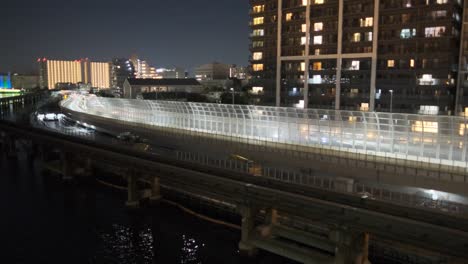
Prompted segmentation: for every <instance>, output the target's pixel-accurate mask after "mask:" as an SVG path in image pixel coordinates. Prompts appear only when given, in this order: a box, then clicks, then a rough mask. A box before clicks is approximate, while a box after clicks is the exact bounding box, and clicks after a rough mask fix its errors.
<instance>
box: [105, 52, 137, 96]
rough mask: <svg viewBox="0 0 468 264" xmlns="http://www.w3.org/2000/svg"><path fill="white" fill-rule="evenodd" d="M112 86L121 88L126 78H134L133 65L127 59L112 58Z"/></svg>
mask: <svg viewBox="0 0 468 264" xmlns="http://www.w3.org/2000/svg"><path fill="white" fill-rule="evenodd" d="M111 67H112V76H111V79H112V84H111V85H112V87H113V88H117V89H123V84H124V82H125V80H126V79H130V78H135V66H134V65H133V63H132V62H131V61H130V60H129V59H125V58H116V59H113V60H112V66H111Z"/></svg>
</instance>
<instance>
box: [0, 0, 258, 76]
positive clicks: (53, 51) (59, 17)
mask: <svg viewBox="0 0 468 264" xmlns="http://www.w3.org/2000/svg"><path fill="white" fill-rule="evenodd" d="M1 6H2V7H1V10H2V11H1V13H2V21H3V23H2V24H3V25H2V29H1V31H2V33H1V37H0V72H6V71H18V72H25V71H36V65H35V61H36V58H38V57H47V58H50V59H54V58H57V59H78V58H86V57H89V58H90V59H92V60H96V61H100V60H110V59H111V58H113V57H130V56H131V55H132V54H137V55H138V56H139V57H140V58H141V59H147V60H148V61H149V62H150V64H152V65H154V66H174V65H176V66H181V67H184V68H187V69H191V68H193V67H194V66H196V65H198V64H203V63H208V62H212V61H215V60H216V61H220V62H224V63H235V64H240V65H246V64H247V61H248V55H249V54H248V34H249V30H248V21H249V20H248V1H247V0H134V1H130V0H127V1H122V0H76V1H75V0H65V1H63V0H40V1H39V0H7V3H2V4H1ZM5 22H6V24H5Z"/></svg>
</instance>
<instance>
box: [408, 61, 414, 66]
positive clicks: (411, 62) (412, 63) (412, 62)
mask: <svg viewBox="0 0 468 264" xmlns="http://www.w3.org/2000/svg"><path fill="white" fill-rule="evenodd" d="M409 65H410V67H411V68H414V59H411V60H410V63H409Z"/></svg>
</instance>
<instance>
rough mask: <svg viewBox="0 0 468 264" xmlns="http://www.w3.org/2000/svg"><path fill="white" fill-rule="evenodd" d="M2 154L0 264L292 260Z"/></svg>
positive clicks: (169, 210) (236, 235) (222, 230)
mask: <svg viewBox="0 0 468 264" xmlns="http://www.w3.org/2000/svg"><path fill="white" fill-rule="evenodd" d="M0 156H2V158H1V162H0V245H1V246H0V263H9V264H13V263H15V264H16V263H18V264H19V263H38V264H42V263H44V264H54V263H61V264H62V263H208V264H209V263H213V264H215V263H216V264H218V263H228V264H229V263H272V264H274V263H292V262H291V261H289V260H286V259H284V258H280V257H278V256H276V255H273V254H269V253H265V252H261V253H260V254H259V255H258V256H257V257H256V258H254V259H247V258H244V257H242V256H241V255H240V254H239V252H238V250H237V244H238V241H239V239H240V231H238V230H232V229H229V228H228V227H224V226H219V225H214V224H211V223H208V222H204V221H202V220H200V219H198V218H194V217H192V216H191V215H188V214H186V213H184V212H182V211H180V210H179V209H177V208H174V207H171V206H169V205H164V204H162V205H160V206H159V207H157V208H151V209H143V210H141V211H137V212H129V211H128V210H127V209H126V208H125V207H124V200H125V196H124V195H123V194H122V193H119V192H117V191H114V190H111V189H109V188H107V187H103V186H100V185H97V184H96V185H94V184H89V183H88V184H80V185H77V184H64V183H63V182H62V181H61V180H59V179H58V178H56V177H55V176H53V175H43V174H41V173H40V169H39V168H40V165H38V164H36V163H31V162H28V161H26V159H25V158H22V157H21V156H20V157H19V158H18V159H7V158H6V157H3V155H0Z"/></svg>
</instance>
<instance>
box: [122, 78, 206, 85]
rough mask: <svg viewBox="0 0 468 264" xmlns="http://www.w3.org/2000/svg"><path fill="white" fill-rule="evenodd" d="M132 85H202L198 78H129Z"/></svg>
mask: <svg viewBox="0 0 468 264" xmlns="http://www.w3.org/2000/svg"><path fill="white" fill-rule="evenodd" d="M128 82H129V83H130V85H201V84H200V83H199V82H198V81H197V80H196V79H193V78H189V79H171V78H166V79H133V78H132V79H128Z"/></svg>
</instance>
